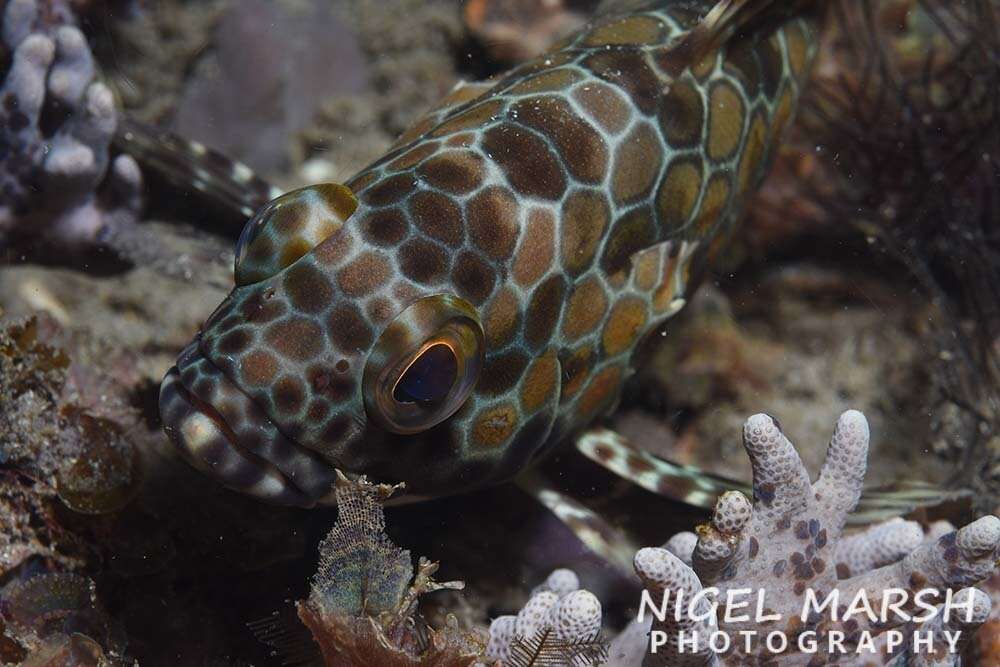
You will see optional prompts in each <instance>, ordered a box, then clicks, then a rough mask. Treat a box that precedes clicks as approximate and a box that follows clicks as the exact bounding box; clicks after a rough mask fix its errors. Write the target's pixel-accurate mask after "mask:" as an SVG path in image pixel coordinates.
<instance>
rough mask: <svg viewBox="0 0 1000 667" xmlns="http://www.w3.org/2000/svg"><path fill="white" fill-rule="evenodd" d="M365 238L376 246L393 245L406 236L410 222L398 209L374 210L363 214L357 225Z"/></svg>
mask: <svg viewBox="0 0 1000 667" xmlns="http://www.w3.org/2000/svg"><path fill="white" fill-rule="evenodd" d="M358 226H359V227H360V228H361V233H362V235H363V236H364V237H365V239H366V240H368V241H370V242H371V243H374V244H375V245H378V246H383V247H390V246H394V245H396V244H397V243H399V242H400V241H402V240H403V239H404V238H405V237H406V232H407V230H408V229H409V226H410V223H408V222H407V221H406V217H405V216H404V215H403V213H402V212H401V211H400V210H399V209H395V208H390V209H383V210H379V211H374V212H372V213H371V214H369V215H367V216H365V218H364V219H363V220H361V221H360V223H359V225H358Z"/></svg>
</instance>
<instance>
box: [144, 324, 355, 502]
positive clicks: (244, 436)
mask: <svg viewBox="0 0 1000 667" xmlns="http://www.w3.org/2000/svg"><path fill="white" fill-rule="evenodd" d="M159 407H160V417H161V419H162V420H163V425H164V431H165V432H166V433H167V435H168V437H169V438H170V440H171V441H172V442H173V444H174V445H175V447H176V448H177V450H178V451H179V452H180V454H181V456H182V457H183V458H184V459H186V460H187V461H188V462H189V463H190V464H191V465H192V466H194V467H195V468H197V469H199V470H201V471H202V472H204V473H205V474H207V475H209V476H211V477H214V478H216V479H218V480H219V481H220V482H221V483H222V484H223V485H225V486H227V487H229V488H231V489H234V490H237V491H240V492H243V493H247V494H250V495H253V496H256V497H258V498H261V499H264V500H267V501H269V502H272V503H276V504H281V505H295V506H300V507H311V506H313V505H315V504H316V503H317V501H320V502H322V501H324V500H325V499H326V497H329V496H332V486H333V482H334V477H335V475H334V468H333V466H332V465H330V463H329V462H327V461H326V460H324V459H322V458H320V457H319V456H317V455H316V454H315V453H313V452H311V451H309V450H308V449H306V448H304V447H302V446H301V445H299V444H297V443H296V442H294V441H293V440H291V439H290V438H287V437H286V436H285V435H283V434H282V433H281V431H280V430H279V429H278V428H277V426H275V424H274V423H273V422H272V421H271V419H270V418H269V417H268V416H267V414H266V413H265V412H264V411H263V410H262V409H261V408H260V407H259V406H258V405H257V404H256V403H255V402H254V401H253V399H251V398H250V397H249V396H248V395H247V394H246V393H245V392H244V391H243V390H241V389H240V388H239V387H237V386H236V385H235V384H234V383H233V382H232V381H231V380H230V379H229V378H228V377H227V376H226V375H225V373H223V372H222V370H221V369H219V368H218V366H216V365H215V364H214V363H212V361H211V360H209V359H208V358H207V357H206V356H205V355H204V354H203V353H202V351H201V349H200V337H199V338H195V339H194V340H193V341H192V342H191V343H190V344H188V346H187V347H186V348H184V350H183V352H181V354H180V356H179V357H178V359H177V365H175V366H173V367H172V368H171V369H170V370H169V371H168V372H167V374H166V376H165V377H164V378H163V382H162V384H161V385H160V401H159Z"/></svg>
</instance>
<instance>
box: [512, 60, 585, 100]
mask: <svg viewBox="0 0 1000 667" xmlns="http://www.w3.org/2000/svg"><path fill="white" fill-rule="evenodd" d="M582 78H583V75H582V74H580V73H579V72H577V71H576V70H574V69H570V68H568V67H558V68H556V69H553V70H549V71H547V72H542V73H540V74H535V75H534V76H530V77H528V78H527V79H524V80H522V81H520V82H519V83H516V84H514V85H513V86H511V87H510V88H508V89H507V90H506V91H504V92H505V93H506V94H508V95H534V94H537V93H551V92H557V91H562V90H566V89H567V88H569V87H570V86H572V85H573V84H574V83H576V82H577V81H579V80H581V79H582Z"/></svg>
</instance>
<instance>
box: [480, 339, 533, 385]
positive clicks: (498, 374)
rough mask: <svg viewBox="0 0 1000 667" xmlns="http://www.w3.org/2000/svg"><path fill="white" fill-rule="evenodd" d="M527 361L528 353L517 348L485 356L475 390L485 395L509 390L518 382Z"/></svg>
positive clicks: (526, 365)
mask: <svg viewBox="0 0 1000 667" xmlns="http://www.w3.org/2000/svg"><path fill="white" fill-rule="evenodd" d="M528 361H529V359H528V355H526V354H525V353H524V352H521V351H519V350H511V351H510V352H504V353H502V354H497V355H494V356H492V357H487V359H486V363H485V364H484V366H483V372H482V373H481V374H480V376H479V382H478V384H476V391H477V392H478V393H480V394H485V395H487V396H499V395H500V394H503V393H506V392H508V391H510V389H511V388H512V387H514V386H515V385H516V384H517V383H518V382H520V380H521V375H522V374H523V373H524V369H525V368H527V367H528Z"/></svg>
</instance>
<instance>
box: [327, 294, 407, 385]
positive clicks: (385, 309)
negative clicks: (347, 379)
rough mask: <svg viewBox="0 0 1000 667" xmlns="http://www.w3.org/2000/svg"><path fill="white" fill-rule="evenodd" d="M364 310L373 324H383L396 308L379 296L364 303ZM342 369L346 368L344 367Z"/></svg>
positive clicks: (394, 312) (393, 313)
mask: <svg viewBox="0 0 1000 667" xmlns="http://www.w3.org/2000/svg"><path fill="white" fill-rule="evenodd" d="M365 312H367V313H368V319H370V320H371V321H372V323H373V324H385V323H386V322H388V321H389V320H390V319H391V318H392V317H393V315H395V314H396V309H395V307H394V306H393V304H392V301H390V300H389V299H387V298H385V297H381V296H379V297H375V298H374V299H370V300H369V301H368V303H367V304H366V305H365ZM344 363H346V362H344ZM338 370H339V369H338ZM344 370H346V367H345V369H344Z"/></svg>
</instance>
